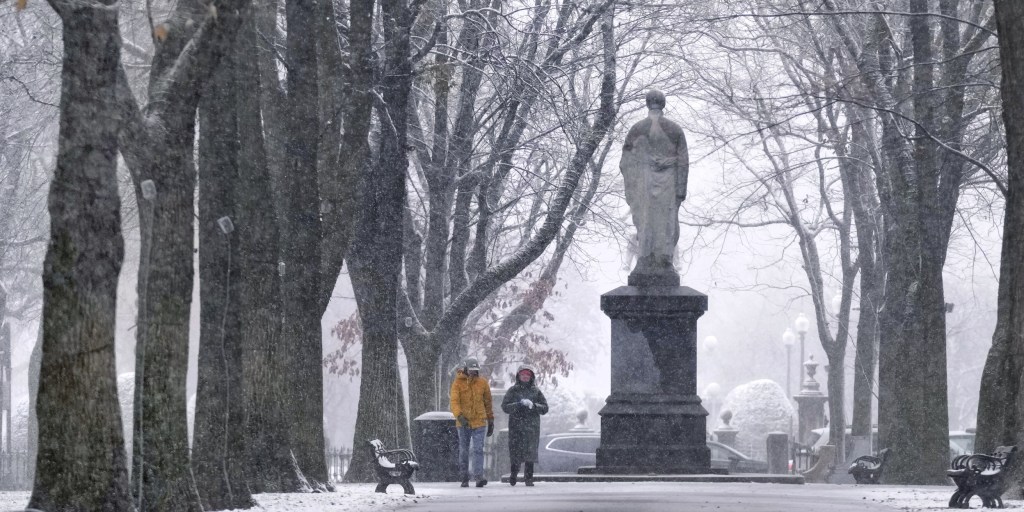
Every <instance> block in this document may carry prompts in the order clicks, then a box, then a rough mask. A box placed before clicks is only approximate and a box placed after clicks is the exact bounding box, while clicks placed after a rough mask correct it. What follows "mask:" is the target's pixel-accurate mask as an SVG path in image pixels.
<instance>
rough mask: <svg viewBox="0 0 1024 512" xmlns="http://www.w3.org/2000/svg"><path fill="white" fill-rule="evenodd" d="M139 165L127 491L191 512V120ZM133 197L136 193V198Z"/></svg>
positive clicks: (177, 124) (178, 122) (140, 500)
mask: <svg viewBox="0 0 1024 512" xmlns="http://www.w3.org/2000/svg"><path fill="white" fill-rule="evenodd" d="M171 117H172V118H173V119H171V120H169V122H168V125H169V126H168V137H167V139H161V140H158V141H157V142H156V144H155V146H156V148H155V149H156V151H155V154H154V156H153V158H151V159H150V160H148V161H147V162H146V163H147V170H148V172H143V173H142V175H143V176H153V177H154V178H153V181H154V182H155V185H156V190H157V193H156V197H155V198H153V199H148V200H147V199H143V200H142V201H141V203H142V205H141V207H140V209H139V225H140V227H141V230H142V234H143V235H142V243H141V248H142V259H141V260H140V262H139V283H138V290H139V291H138V293H139V319H138V331H137V333H138V334H137V337H138V341H137V347H136V350H135V353H136V363H135V440H134V442H133V443H132V450H133V452H134V461H133V468H134V471H133V472H132V489H133V491H134V492H135V500H136V506H137V507H138V509H139V510H140V511H144V510H175V511H179V510H180V511H192V510H195V511H199V510H202V508H201V507H200V504H199V495H198V491H197V490H196V486H195V482H194V480H193V478H192V470H191V466H190V463H189V444H188V429H187V422H188V416H187V412H186V403H187V402H188V396H187V395H186V392H185V387H186V377H187V370H188V338H189V314H190V310H191V306H192V279H193V267H192V246H193V238H192V237H193V214H192V211H193V195H194V191H195V173H194V172H195V163H194V161H193V157H192V151H193V137H194V135H193V134H194V132H195V122H194V118H193V117H192V115H188V116H185V115H175V116H171ZM139 195H140V196H141V194H139Z"/></svg>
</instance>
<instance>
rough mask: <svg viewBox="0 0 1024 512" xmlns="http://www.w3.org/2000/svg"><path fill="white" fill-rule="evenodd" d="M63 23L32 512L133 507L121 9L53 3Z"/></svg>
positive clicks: (45, 268) (97, 5)
mask: <svg viewBox="0 0 1024 512" xmlns="http://www.w3.org/2000/svg"><path fill="white" fill-rule="evenodd" d="M51 5H52V6H53V8H54V9H55V10H56V11H57V12H58V14H60V16H61V19H62V25H63V40H64V60H63V70H62V75H61V81H62V84H61V102H60V132H59V136H60V138H59V143H58V144H59V145H58V154H57V168H56V171H55V174H54V177H53V180H52V181H51V184H50V194H49V212H50V223H51V224H50V243H49V246H48V248H47V253H46V260H45V262H44V266H43V284H44V287H43V290H44V291H43V324H42V331H43V335H42V361H41V369H40V371H41V379H40V385H39V395H38V397H37V399H36V411H37V415H38V421H39V452H38V458H37V461H36V471H35V484H34V485H33V489H32V497H31V498H30V499H29V505H28V506H29V508H33V509H40V510H48V511H83V512H85V511H93V510H110V511H121V510H123V511H130V510H132V503H131V492H130V491H129V487H128V485H129V482H128V468H127V455H126V453H125V448H124V438H123V433H122V430H121V412H120V405H119V402H118V400H117V376H116V369H115V357H114V324H115V305H116V302H117V277H118V273H119V272H120V270H121V263H122V261H123V258H124V240H123V239H122V237H121V232H120V230H121V216H120V200H119V198H118V193H117V173H116V171H117V131H118V128H119V126H118V125H119V119H118V115H117V112H118V110H117V108H116V88H117V70H118V67H119V65H120V63H119V56H120V46H121V38H120V35H119V33H118V24H117V9H113V8H110V6H112V5H114V3H113V2H107V1H104V2H99V3H97V4H92V5H91V6H90V5H86V4H74V3H71V2H68V3H64V2H61V1H59V0H54V1H53V2H51Z"/></svg>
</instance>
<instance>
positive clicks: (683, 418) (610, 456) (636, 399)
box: [594, 394, 712, 475]
mask: <svg viewBox="0 0 1024 512" xmlns="http://www.w3.org/2000/svg"><path fill="white" fill-rule="evenodd" d="M600 414H601V446H600V447H599V448H598V449H597V466H596V468H595V469H594V471H596V472H601V473H606V474H637V473H643V474H646V473H655V474H669V475H688V474H689V475H692V474H707V473H711V472H712V471H711V451H710V450H709V449H708V446H707V443H706V442H705V439H706V437H705V432H706V430H705V417H706V415H707V412H706V411H705V410H704V407H702V406H701V404H700V397H698V396H696V395H688V396H687V395H664V394H622V395H615V394H613V395H611V396H609V397H608V400H607V401H606V405H605V406H604V408H603V409H601V413H600Z"/></svg>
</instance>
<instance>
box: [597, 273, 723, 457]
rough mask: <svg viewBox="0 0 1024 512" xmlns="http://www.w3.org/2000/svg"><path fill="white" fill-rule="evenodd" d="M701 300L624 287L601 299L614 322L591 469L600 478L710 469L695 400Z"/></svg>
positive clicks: (689, 293) (666, 289) (668, 290)
mask: <svg viewBox="0 0 1024 512" xmlns="http://www.w3.org/2000/svg"><path fill="white" fill-rule="evenodd" d="M707 308H708V298H707V295H704V294H702V293H699V292H697V291H695V290H693V289H691V288H687V287H680V286H649V287H635V286H622V287H619V288H616V289H615V290H612V291H610V292H608V293H606V294H604V295H602V296H601V310H602V311H604V313H605V314H606V315H608V316H609V317H611V319H612V354H611V366H612V371H611V373H612V375H611V388H612V393H611V395H610V396H609V397H608V399H607V400H606V405H605V406H604V408H603V409H601V412H600V415H601V446H600V448H598V449H597V466H596V468H581V470H580V471H581V472H597V473H605V474H641V473H643V474H647V473H659V474H696V473H710V472H711V454H710V451H709V450H708V447H707V442H706V439H707V424H706V419H707V414H708V413H707V411H706V410H705V409H704V407H703V406H701V399H700V397H699V396H697V348H696V345H697V343H696V341H697V319H698V318H700V316H701V315H702V314H704V312H705V311H707Z"/></svg>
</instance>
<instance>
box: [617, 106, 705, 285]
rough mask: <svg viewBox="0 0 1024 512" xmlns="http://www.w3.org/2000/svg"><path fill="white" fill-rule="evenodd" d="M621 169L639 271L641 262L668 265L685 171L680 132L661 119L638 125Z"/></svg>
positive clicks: (628, 138) (631, 133)
mask: <svg viewBox="0 0 1024 512" xmlns="http://www.w3.org/2000/svg"><path fill="white" fill-rule="evenodd" d="M619 168H620V170H621V171H622V176H623V180H624V182H625V186H626V203H627V204H629V209H630V213H631V214H632V216H633V225H634V226H635V227H636V231H637V258H638V261H639V263H638V268H639V267H640V266H642V265H643V262H644V261H645V260H647V261H649V262H651V263H661V264H665V263H668V264H669V265H671V262H672V257H673V255H674V254H675V248H676V243H677V242H678V241H679V220H678V215H679V204H680V203H681V202H682V200H683V198H685V197H686V179H687V174H688V170H689V157H688V155H687V149H686V138H685V137H684V135H683V130H682V129H681V128H680V127H679V126H678V125H676V124H675V123H673V122H671V121H669V120H667V119H665V118H664V117H660V116H657V117H653V116H652V117H649V118H647V119H644V120H643V121H640V122H638V123H636V124H635V125H633V127H632V128H631V129H630V130H629V134H628V135H626V143H625V144H624V145H623V147H622V160H621V161H620V163H619ZM652 256H653V257H652Z"/></svg>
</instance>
